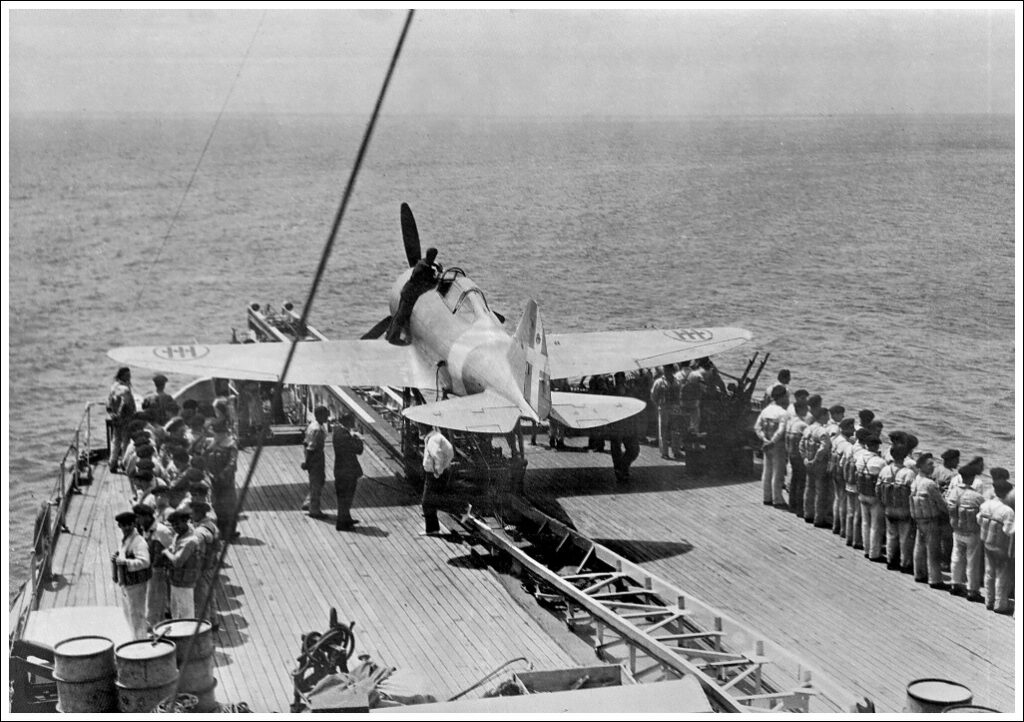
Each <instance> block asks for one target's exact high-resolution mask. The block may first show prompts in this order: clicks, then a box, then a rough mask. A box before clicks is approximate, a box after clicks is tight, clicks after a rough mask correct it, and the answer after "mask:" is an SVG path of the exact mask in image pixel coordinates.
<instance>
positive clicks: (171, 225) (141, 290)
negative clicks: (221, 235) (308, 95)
mask: <svg viewBox="0 0 1024 722" xmlns="http://www.w3.org/2000/svg"><path fill="white" fill-rule="evenodd" d="M266 19H267V11H266V10H264V11H263V15H261V16H260V22H259V24H258V25H256V30H255V32H253V34H252V38H251V39H250V40H249V47H247V48H246V49H245V55H244V56H243V57H242V62H241V63H239V65H238V72H237V73H235V79H234V80H232V81H231V87H230V88H228V94H227V96H225V98H224V104H223V105H221V106H220V112H219V113H217V118H216V119H215V120H214V121H213V127H212V128H210V134H209V135H208V136H207V137H206V143H205V144H204V145H203V150H202V152H200V153H199V160H197V161H196V167H195V168H193V169H192V175H191V176H189V179H188V183H187V184H186V185H185V192H184V193H182V194H181V200H180V201H178V207H177V208H175V209H174V215H173V216H171V222H170V223H168V224H167V232H166V233H164V237H163V238H162V239H161V240H160V246H159V247H158V248H157V249H156V256H155V257H154V258H153V265H154V266H155V265H156V264H157V263H159V261H160V255H161V254H162V253H163V252H164V247H165V246H166V245H167V240H168V239H169V238H170V237H171V232H172V231H173V230H174V225H175V224H176V223H177V222H178V218H179V217H180V216H181V209H182V208H183V207H184V205H185V199H186V198H187V197H188V192H189V191H190V190H192V184H193V183H195V180H196V176H197V175H199V166H201V165H202V164H203V158H205V157H206V151H207V150H209V148H210V142H211V141H212V140H213V135H214V133H216V132H217V126H218V125H220V119H221V118H222V117H224V111H225V110H227V108H228V102H229V101H230V100H231V95H232V94H233V93H234V92H235V86H236V85H237V84H238V79H239V78H240V77H242V70H243V69H244V68H245V62H246V61H247V60H248V59H249V53H251V52H252V46H253V45H254V44H255V43H256V37H257V36H258V35H259V34H260V28H262V27H263V21H264V20H266ZM146 290H147V288H146V285H145V284H139V293H138V295H137V296H135V305H136V306H137V305H138V304H139V301H140V300H142V294H143V293H144V292H145V291H146Z"/></svg>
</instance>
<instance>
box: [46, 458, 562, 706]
mask: <svg viewBox="0 0 1024 722" xmlns="http://www.w3.org/2000/svg"><path fill="white" fill-rule="evenodd" d="M369 447H370V453H368V454H366V455H364V467H365V470H366V473H367V475H368V477H369V479H367V480H365V481H363V482H362V483H361V484H360V488H359V490H358V493H357V496H356V503H355V514H356V516H357V518H360V519H361V521H362V524H361V525H360V526H359V527H357V530H356V531H352V532H345V533H341V532H337V531H336V530H335V529H334V523H333V521H334V516H333V514H334V509H335V498H334V492H333V485H332V484H330V483H329V484H328V488H327V489H326V490H325V494H324V507H325V508H326V509H327V510H328V513H329V514H330V518H329V519H328V520H324V521H317V520H313V519H310V518H309V517H307V516H305V515H304V514H303V513H302V512H301V511H299V508H298V507H299V505H300V503H301V500H302V496H303V494H304V491H305V486H306V483H307V482H306V476H305V474H304V473H303V472H302V471H301V470H300V469H299V462H300V460H301V449H299V448H298V447H277V448H267V449H265V450H264V453H263V457H262V459H261V462H260V468H259V470H258V472H257V474H256V476H255V481H254V485H253V488H252V489H251V490H250V492H249V498H248V504H247V506H248V507H249V508H248V510H247V511H246V512H245V516H244V518H243V519H242V520H240V522H239V530H240V531H241V533H242V538H241V539H240V541H239V543H236V544H232V545H231V547H230V550H229V553H228V555H227V558H226V563H225V567H224V568H223V569H222V570H221V574H220V577H219V581H220V586H219V588H218V602H219V607H220V615H221V620H222V626H221V628H220V630H219V631H218V632H217V639H218V648H217V657H216V664H217V667H216V672H215V674H216V676H217V678H218V688H217V698H218V700H220V701H222V702H239V701H246V702H248V703H249V705H250V706H251V707H252V708H253V709H255V710H260V711H287V709H288V704H289V703H290V702H291V699H292V687H291V678H290V676H289V672H290V671H291V669H293V668H294V666H295V658H296V657H297V656H298V653H299V642H300V635H301V634H303V633H305V632H308V631H312V630H317V631H324V630H325V628H326V625H327V619H328V611H329V609H330V607H332V606H334V607H337V608H338V611H339V617H340V619H341V620H342V621H345V622H347V621H351V620H355V621H356V627H355V634H356V639H357V653H361V652H368V653H370V654H371V655H372V657H373V658H374V660H375V661H377V662H378V663H381V664H388V665H391V666H398V667H404V668H407V669H412V670H416V671H418V672H420V673H421V674H422V675H423V676H424V677H425V678H426V679H427V680H429V682H430V684H431V685H432V690H433V692H434V693H435V694H436V695H437V696H438V698H439V699H440V698H445V697H447V696H450V695H452V694H454V693H456V692H459V691H461V690H462V689H464V688H466V687H468V686H470V685H471V684H473V683H474V682H476V681H477V680H478V679H479V678H480V677H482V676H483V675H484V674H485V673H487V672H489V671H491V669H493V668H494V667H496V666H498V665H499V664H500V663H502V662H504V661H506V660H508V659H510V658H513V657H517V656H520V655H525V656H528V657H531V658H532V660H533V662H534V664H535V666H536V667H538V668H544V667H556V666H572V665H574V664H576V662H575V661H574V660H573V659H572V657H571V655H570V654H569V653H568V652H565V651H564V650H562V649H561V648H560V647H559V646H558V644H557V643H556V641H555V640H553V639H552V638H551V637H550V636H549V635H548V634H547V633H545V632H543V630H541V629H540V627H539V626H538V625H537V624H536V623H535V622H534V621H532V620H531V619H530V617H529V615H527V614H526V612H525V611H524V610H523V609H521V608H520V607H519V606H518V605H517V604H516V603H515V602H514V601H513V600H511V599H510V598H509V596H508V594H507V592H506V591H505V589H504V588H503V587H502V586H501V584H500V583H499V581H498V580H497V579H496V578H495V577H494V575H493V573H492V572H491V571H490V570H487V569H475V568H472V567H471V566H469V565H465V564H460V563H458V562H456V563H455V564H449V563H448V562H449V560H451V559H459V558H461V557H464V556H465V555H466V549H465V548H464V547H462V546H460V545H453V544H451V543H449V542H447V541H445V540H444V539H440V538H434V537H423V536H420V535H419V531H420V530H421V528H422V517H421V513H420V508H419V499H418V496H417V495H416V494H415V493H414V492H413V491H412V490H411V489H409V488H408V487H407V486H406V485H405V482H404V481H402V480H399V479H396V478H395V476H394V468H393V467H392V466H391V465H390V463H386V462H384V461H382V459H387V458H388V457H387V454H386V452H384V451H383V450H382V449H379V448H378V449H375V448H374V442H371V443H370V444H369ZM251 458H252V454H251V452H243V453H242V454H241V456H240V468H239V475H238V479H239V483H240V482H241V480H242V479H243V478H244V474H245V473H246V469H247V467H246V465H247V464H248V462H249V460H251ZM330 466H331V459H330V453H329V454H328V468H330ZM126 491H127V480H126V479H125V477H123V476H120V475H108V474H107V473H106V470H105V469H103V468H100V469H98V470H97V474H96V481H95V483H94V484H93V485H92V486H91V487H87V488H86V490H85V493H84V494H83V495H82V497H81V498H79V499H76V500H75V501H74V502H72V505H71V510H70V513H69V516H68V522H69V526H70V528H71V530H72V532H73V533H72V534H64V535H62V537H61V539H60V541H59V542H58V548H57V550H56V553H55V556H54V559H55V562H54V572H55V573H56V574H59V575H62V579H63V581H62V582H61V583H59V584H57V585H54V587H53V588H52V589H51V590H50V591H47V592H45V593H44V594H43V598H42V599H41V604H40V606H41V607H43V608H47V607H56V606H84V605H93V604H101V605H103V604H110V605H119V604H120V596H121V595H120V592H119V590H118V588H117V587H116V586H115V585H114V584H113V583H112V582H111V580H110V573H109V555H110V553H111V552H112V551H113V550H114V549H116V545H117V543H118V538H117V537H118V534H117V529H116V527H115V525H114V523H113V517H114V514H115V513H116V512H117V511H119V510H122V509H124V508H126V507H127V503H126V502H125V496H126ZM97 525H99V526H97Z"/></svg>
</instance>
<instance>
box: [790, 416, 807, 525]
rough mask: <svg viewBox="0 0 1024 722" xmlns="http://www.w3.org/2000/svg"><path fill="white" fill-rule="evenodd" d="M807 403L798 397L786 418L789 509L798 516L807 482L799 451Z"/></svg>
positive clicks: (800, 511)
mask: <svg viewBox="0 0 1024 722" xmlns="http://www.w3.org/2000/svg"><path fill="white" fill-rule="evenodd" d="M806 413H807V404H806V402H804V401H803V400H800V399H798V400H797V401H796V402H795V403H794V404H793V405H792V406H790V411H789V418H788V419H787V420H786V453H787V455H788V456H789V468H790V470H791V471H790V477H789V510H790V511H791V512H793V513H794V514H796V515H797V516H799V517H803V515H804V490H805V489H804V487H805V485H806V483H807V467H806V466H805V465H804V457H803V454H802V453H801V451H800V443H801V441H802V440H803V435H804V431H805V430H806V429H807V422H806V421H804V418H803V417H804V414H806Z"/></svg>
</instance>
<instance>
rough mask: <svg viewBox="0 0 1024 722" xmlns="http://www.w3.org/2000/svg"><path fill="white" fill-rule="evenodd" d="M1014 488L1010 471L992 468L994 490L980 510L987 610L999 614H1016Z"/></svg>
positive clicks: (979, 524)
mask: <svg viewBox="0 0 1024 722" xmlns="http://www.w3.org/2000/svg"><path fill="white" fill-rule="evenodd" d="M1012 489H1013V485H1012V484H1011V483H1010V474H1009V472H1008V471H1007V470H1006V469H1003V468H1000V467H995V468H994V469H992V491H994V492H995V497H994V498H992V499H989V500H988V501H986V502H985V503H984V504H982V505H981V508H980V509H979V510H978V526H979V527H980V532H979V534H980V536H981V541H982V543H983V544H984V545H985V607H986V608H988V609H991V610H993V611H995V612H998V613H999V614H1012V613H1013V609H1012V607H1010V601H1009V588H1010V585H1009V581H1010V575H1011V572H1012V569H1013V567H1012V564H1013V552H1014V549H1013V535H1014V532H1015V527H1014V510H1013V509H1012V508H1010V506H1009V505H1008V504H1007V503H1006V497H1007V495H1008V494H1009V493H1010V492H1011V490H1012Z"/></svg>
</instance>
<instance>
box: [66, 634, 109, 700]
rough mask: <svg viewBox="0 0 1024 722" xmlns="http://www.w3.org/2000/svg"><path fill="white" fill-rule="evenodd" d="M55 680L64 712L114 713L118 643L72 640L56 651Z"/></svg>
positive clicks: (98, 640) (85, 637)
mask: <svg viewBox="0 0 1024 722" xmlns="http://www.w3.org/2000/svg"><path fill="white" fill-rule="evenodd" d="M53 679H54V682H56V684H57V700H58V701H57V708H58V710H60V711H61V712H66V713H81V712H86V713H88V712H114V711H116V710H117V692H116V689H115V687H114V643H113V642H112V641H111V640H109V639H107V638H106V637H96V636H84V637H71V638H70V639H65V640H64V641H62V642H58V643H57V645H56V646H55V647H54V648H53Z"/></svg>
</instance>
